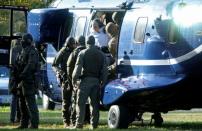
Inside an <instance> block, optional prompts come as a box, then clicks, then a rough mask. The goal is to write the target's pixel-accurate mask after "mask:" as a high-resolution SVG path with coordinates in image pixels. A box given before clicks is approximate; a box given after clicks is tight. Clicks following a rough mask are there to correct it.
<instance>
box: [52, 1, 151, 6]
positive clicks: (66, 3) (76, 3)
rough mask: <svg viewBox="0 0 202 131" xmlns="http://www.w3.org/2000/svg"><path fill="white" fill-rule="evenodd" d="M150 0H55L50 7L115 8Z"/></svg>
mask: <svg viewBox="0 0 202 131" xmlns="http://www.w3.org/2000/svg"><path fill="white" fill-rule="evenodd" d="M149 1H150V0H56V1H55V2H53V3H52V4H51V5H50V6H51V7H56V8H86V7H87V8H117V7H118V6H119V5H121V4H122V3H124V2H134V3H144V2H149Z"/></svg>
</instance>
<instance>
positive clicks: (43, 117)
mask: <svg viewBox="0 0 202 131" xmlns="http://www.w3.org/2000/svg"><path fill="white" fill-rule="evenodd" d="M9 114H10V109H9V107H0V130H10V129H13V128H15V127H17V125H16V124H15V125H12V124H10V123H9ZM150 117H151V113H145V114H144V116H143V119H144V126H142V125H141V123H140V122H134V123H132V124H131V125H130V126H129V129H127V130H140V131H141V130H153V131H161V130H163V131H167V130H168V131H170V130H202V110H194V111H174V112H169V113H168V114H162V117H163V118H164V124H163V126H162V127H158V128H157V127H154V126H153V125H150V124H149V122H150ZM39 128H40V129H39V130H67V129H64V128H63V124H62V117H61V110H59V109H57V110H55V111H46V110H43V109H40V126H39ZM84 129H85V130H88V129H89V125H86V126H85V128H84ZM96 130H111V129H108V127H107V112H101V115H100V126H99V128H98V129H96Z"/></svg>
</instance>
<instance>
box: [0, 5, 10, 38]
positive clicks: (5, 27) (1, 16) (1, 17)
mask: <svg viewBox="0 0 202 131" xmlns="http://www.w3.org/2000/svg"><path fill="white" fill-rule="evenodd" d="M10 16H11V11H10V10H6V9H0V27H1V29H0V36H10Z"/></svg>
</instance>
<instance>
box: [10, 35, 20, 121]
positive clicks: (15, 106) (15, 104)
mask: <svg viewBox="0 0 202 131" xmlns="http://www.w3.org/2000/svg"><path fill="white" fill-rule="evenodd" d="M15 36H18V37H19V38H18V39H15V40H12V43H11V51H10V67H11V69H10V77H9V78H10V79H9V89H10V93H11V94H12V101H11V106H10V108H11V113H10V122H12V123H14V122H19V121H20V117H21V113H20V109H19V108H20V107H19V96H18V95H17V91H16V88H17V84H18V81H17V76H16V75H18V74H17V73H16V72H15V71H16V68H15V65H16V60H17V58H18V56H19V55H20V53H21V51H22V46H21V43H20V41H21V40H20V39H21V37H22V36H21V34H20V33H16V34H15ZM15 73H16V75H15ZM16 116H17V119H16ZM15 119H16V121H15Z"/></svg>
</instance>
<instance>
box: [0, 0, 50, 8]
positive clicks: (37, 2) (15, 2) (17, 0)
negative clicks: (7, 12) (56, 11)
mask: <svg viewBox="0 0 202 131" xmlns="http://www.w3.org/2000/svg"><path fill="white" fill-rule="evenodd" d="M53 1H54V0H1V1H0V5H11V6H26V7H28V8H29V9H35V8H44V7H47V6H48V5H49V4H50V3H51V2H53Z"/></svg>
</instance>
